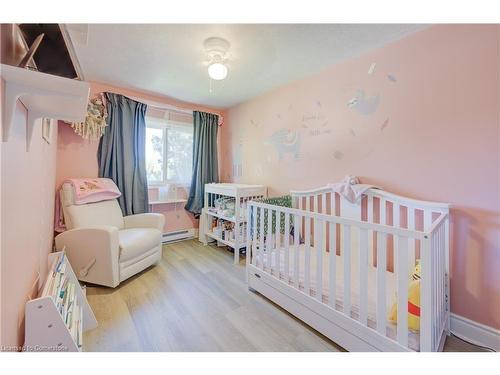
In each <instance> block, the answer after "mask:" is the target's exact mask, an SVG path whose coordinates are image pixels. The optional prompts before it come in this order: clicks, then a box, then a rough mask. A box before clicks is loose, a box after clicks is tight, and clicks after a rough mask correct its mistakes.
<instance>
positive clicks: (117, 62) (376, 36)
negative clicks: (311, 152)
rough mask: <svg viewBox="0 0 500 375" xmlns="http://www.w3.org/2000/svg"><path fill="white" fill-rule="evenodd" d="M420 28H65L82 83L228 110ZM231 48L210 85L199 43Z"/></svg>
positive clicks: (230, 25) (420, 27)
mask: <svg viewBox="0 0 500 375" xmlns="http://www.w3.org/2000/svg"><path fill="white" fill-rule="evenodd" d="M425 27H426V26H423V25H394V24H391V25H380V24H379V25H377V24H370V25H362V24H354V25H346V24H343V25H327V24H322V25H305V24H291V25H285V24H280V25H272V24H263V25H259V24H228V25H222V24H206V25H205V24H195V25H190V24H177V25H175V24H168V25H152V24H90V25H88V28H87V25H68V29H69V32H70V35H71V36H72V39H73V43H74V45H75V50H76V53H77V56H78V59H79V62H80V64H81V66H82V70H83V75H84V78H85V80H90V81H100V82H105V83H110V84H113V85H117V86H122V87H126V88H132V89H139V90H143V91H148V92H151V93H156V94H160V95H166V96H169V97H172V98H175V99H179V100H183V101H188V102H193V103H198V104H204V105H207V106H213V107H218V108H228V107H230V106H233V105H235V104H237V103H240V102H243V101H245V100H248V99H250V98H252V97H254V96H256V95H259V94H261V93H264V92H266V91H269V90H271V89H273V88H275V87H278V86H280V85H283V84H286V83H289V82H292V81H295V80H298V79H300V78H303V77H305V76H307V75H309V74H312V73H314V72H316V71H318V70H321V69H323V68H326V67H328V66H331V65H333V64H335V63H338V62H339V61H342V60H345V59H348V58H351V57H354V56H357V55H359V54H362V53H364V52H366V51H369V50H371V49H374V48H377V47H379V46H382V45H384V44H386V43H389V42H392V41H395V40H397V39H400V38H402V37H404V36H406V35H408V34H411V33H414V32H416V31H419V30H421V29H423V28H425ZM212 36H218V37H222V38H225V39H227V40H228V41H229V42H230V43H231V48H230V51H229V52H230V60H229V63H228V67H229V74H228V77H227V79H226V80H224V81H219V82H215V83H214V87H213V91H212V92H210V80H209V78H208V74H207V70H206V55H205V52H204V50H203V41H204V40H205V39H206V38H208V37H212Z"/></svg>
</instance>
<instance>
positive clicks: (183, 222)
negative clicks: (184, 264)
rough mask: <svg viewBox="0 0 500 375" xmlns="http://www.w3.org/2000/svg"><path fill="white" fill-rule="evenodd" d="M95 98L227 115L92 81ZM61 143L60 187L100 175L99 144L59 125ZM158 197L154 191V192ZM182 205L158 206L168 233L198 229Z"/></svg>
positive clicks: (58, 152)
mask: <svg viewBox="0 0 500 375" xmlns="http://www.w3.org/2000/svg"><path fill="white" fill-rule="evenodd" d="M90 91H91V96H94V95H96V94H97V93H100V92H105V91H108V92H114V93H118V94H122V95H126V96H129V97H133V98H141V99H143V100H145V101H151V102H155V103H163V104H168V105H174V106H176V107H180V108H186V109H190V110H192V109H196V110H201V111H210V112H214V113H217V114H219V115H222V116H224V112H223V111H220V110H216V109H212V108H207V107H203V106H199V105H195V104H190V103H185V102H179V101H176V100H174V99H171V98H167V97H163V96H155V95H151V94H147V93H143V92H139V91H134V90H129V89H124V88H120V87H115V86H110V85H107V84H102V83H97V82H91V86H90ZM58 132H59V142H58V146H57V186H60V184H61V183H62V181H64V180H65V179H66V178H71V177H95V176H97V148H98V145H99V142H98V141H87V140H84V139H82V138H81V137H79V136H78V135H76V134H75V133H74V132H73V129H71V127H70V126H69V125H67V124H65V123H63V122H59V130H58ZM151 193H152V194H154V191H152V192H151ZM183 207H184V206H183V205H182V204H176V205H171V204H164V205H158V206H155V207H154V209H153V211H154V212H159V213H163V214H164V215H165V231H166V232H170V231H176V230H181V229H190V228H197V227H198V220H196V219H194V217H193V216H192V215H191V214H190V213H188V212H187V211H185V210H184V208H183Z"/></svg>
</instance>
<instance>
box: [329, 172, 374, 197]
mask: <svg viewBox="0 0 500 375" xmlns="http://www.w3.org/2000/svg"><path fill="white" fill-rule="evenodd" d="M328 186H329V187H331V188H332V190H333V191H334V192H337V193H339V194H340V195H341V196H342V197H344V198H345V199H347V200H348V201H349V202H351V203H357V202H358V201H359V200H360V198H361V196H362V195H363V193H365V192H366V191H367V190H369V189H371V188H375V189H378V187H376V186H374V185H367V184H360V183H359V178H357V177H355V176H345V177H344V179H343V180H342V182H338V183H335V184H329V185H328Z"/></svg>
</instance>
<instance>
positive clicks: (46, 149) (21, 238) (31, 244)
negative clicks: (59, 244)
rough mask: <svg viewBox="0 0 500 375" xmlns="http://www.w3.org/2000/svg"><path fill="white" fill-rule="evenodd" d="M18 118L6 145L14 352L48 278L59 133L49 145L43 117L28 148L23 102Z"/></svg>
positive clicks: (4, 230)
mask: <svg viewBox="0 0 500 375" xmlns="http://www.w3.org/2000/svg"><path fill="white" fill-rule="evenodd" d="M2 82H3V81H2ZM2 86H3V85H2ZM14 121H15V122H14V125H13V127H12V128H11V132H10V137H9V140H8V142H6V143H2V145H1V166H2V167H1V168H2V169H1V180H2V183H1V186H2V190H1V272H0V274H1V288H2V289H1V328H2V329H1V337H0V342H1V344H2V347H3V350H15V349H16V346H20V345H22V344H23V342H24V306H25V303H26V301H27V298H28V297H29V296H31V295H33V294H36V292H37V288H38V284H37V282H36V280H37V278H38V275H40V280H41V282H43V280H44V278H45V275H46V272H47V254H48V253H49V252H50V251H51V249H52V240H53V236H52V234H53V212H54V188H55V170H56V146H57V131H55V129H54V131H53V132H52V143H51V144H48V143H47V142H45V141H44V140H43V139H42V131H41V129H42V126H41V122H40V121H38V123H37V124H36V125H35V129H34V133H33V139H32V144H31V149H30V151H29V152H27V151H26V109H25V108H24V106H23V105H22V104H21V103H19V102H18V104H17V109H16V113H15V120H14ZM55 127H56V124H55V123H54V128H55Z"/></svg>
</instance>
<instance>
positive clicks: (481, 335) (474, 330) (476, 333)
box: [450, 313, 500, 352]
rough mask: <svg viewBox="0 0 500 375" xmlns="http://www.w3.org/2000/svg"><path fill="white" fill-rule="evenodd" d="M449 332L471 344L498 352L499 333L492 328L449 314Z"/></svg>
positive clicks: (499, 344) (499, 347)
mask: <svg viewBox="0 0 500 375" xmlns="http://www.w3.org/2000/svg"><path fill="white" fill-rule="evenodd" d="M450 330H451V332H452V333H454V334H455V335H457V336H459V337H461V338H463V339H464V340H467V341H470V342H471V343H474V344H477V345H481V346H486V347H488V348H491V349H494V350H496V351H497V352H498V351H500V331H499V330H498V329H495V328H493V327H489V326H486V325H484V324H481V323H478V322H475V321H473V320H470V319H467V318H464V317H463V316H460V315H456V314H453V313H452V314H451V320H450Z"/></svg>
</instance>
